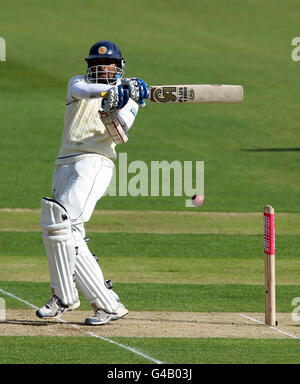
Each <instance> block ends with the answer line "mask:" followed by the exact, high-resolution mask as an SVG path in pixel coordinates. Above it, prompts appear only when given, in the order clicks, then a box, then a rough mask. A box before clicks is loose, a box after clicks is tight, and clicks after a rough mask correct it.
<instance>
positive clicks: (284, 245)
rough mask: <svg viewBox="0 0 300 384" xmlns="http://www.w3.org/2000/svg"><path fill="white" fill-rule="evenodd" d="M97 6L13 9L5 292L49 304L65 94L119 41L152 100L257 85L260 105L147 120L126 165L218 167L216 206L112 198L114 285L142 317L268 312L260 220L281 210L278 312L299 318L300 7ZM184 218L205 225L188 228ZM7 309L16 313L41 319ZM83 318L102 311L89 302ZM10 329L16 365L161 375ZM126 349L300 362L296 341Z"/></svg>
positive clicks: (103, 236) (213, 185) (135, 134)
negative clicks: (50, 204)
mask: <svg viewBox="0 0 300 384" xmlns="http://www.w3.org/2000/svg"><path fill="white" fill-rule="evenodd" d="M88 3H89V4H88V6H87V5H86V4H85V3H83V2H82V1H79V0H73V1H71V0H66V1H63V2H62V1H58V0H54V1H52V2H49V3H44V2H40V1H38V0H27V1H26V2H25V1H19V0H4V1H2V2H1V6H0V36H1V37H4V38H5V41H6V48H7V52H6V61H5V62H0V116H1V132H2V135H1V162H0V173H1V188H0V209H1V211H0V289H2V290H4V291H7V292H10V293H12V294H14V295H16V296H17V297H20V298H22V299H23V300H26V301H28V302H30V303H31V304H33V305H35V306H39V305H42V304H44V302H45V300H47V299H48V298H49V297H48V296H49V286H48V270H47V265H46V258H45V254H44V248H43V244H42V239H41V234H40V230H39V214H38V209H39V204H40V199H41V198H42V197H43V196H45V195H50V194H51V177H52V173H53V164H54V160H55V158H56V156H57V154H58V150H59V146H60V140H61V133H62V129H63V115H64V107H65V104H64V98H65V94H66V84H67V81H68V80H69V78H70V77H71V76H74V75H76V74H80V73H84V72H85V70H86V67H85V62H84V58H85V57H86V56H87V54H88V50H89V47H90V46H91V45H92V44H93V43H94V42H95V41H97V40H100V39H109V40H113V41H115V42H116V43H118V45H119V46H120V48H121V50H122V53H123V55H124V57H125V59H126V75H127V76H138V77H141V78H143V79H144V80H145V81H146V82H147V83H148V84H149V85H151V84H189V83H190V84H192V83H208V84H209V83H214V84H218V83H219V84H242V85H243V86H244V92H245V99H244V102H243V103H241V104H232V105H230V104H199V105H197V104H180V105H171V104H170V105H159V104H157V105H156V104H150V103H147V107H146V108H144V109H141V110H140V111H139V114H138V116H137V120H136V122H135V125H134V127H133V128H132V130H131V131H130V140H129V142H128V143H126V144H125V145H124V146H119V147H118V152H119V153H121V152H123V153H127V156H128V163H129V162H131V161H134V160H140V161H144V162H145V163H146V164H147V165H148V166H149V168H150V166H151V161H162V160H167V161H169V162H172V161H174V160H179V161H182V162H183V161H193V162H195V161H204V166H205V168H204V169H205V204H204V206H203V207H201V208H186V207H185V199H186V197H185V196H183V197H178V196H175V197H174V196H172V195H171V196H170V197H165V196H160V197H151V196H149V197H141V196H137V197H132V196H127V197H118V196H116V197H111V196H106V197H105V198H103V199H102V200H101V201H100V202H99V203H98V205H97V207H96V208H97V211H99V210H102V211H103V212H102V213H101V214H100V213H99V214H98V213H97V214H95V215H94V216H93V218H92V220H91V222H90V223H89V224H88V225H87V231H88V235H89V236H90V237H91V243H90V247H91V249H92V251H93V252H95V253H96V254H97V255H98V256H99V257H100V263H101V266H102V268H103V270H104V271H105V275H106V276H107V277H108V278H111V279H112V280H113V281H114V283H115V286H116V288H117V290H118V293H120V296H121V297H122V298H124V301H125V302H126V305H127V306H128V309H129V310H131V311H181V312H185V311H187V312H219V313H230V312H237V313H240V312H250V313H251V312H263V311H264V287H263V274H264V265H263V238H262V236H263V233H262V231H263V228H262V216H260V214H261V215H262V212H263V207H264V205H265V204H270V205H273V206H274V208H275V212H276V250H277V259H276V280H277V288H276V293H277V303H276V304H277V310H278V312H282V313H291V312H292V311H293V306H292V304H291V303H292V300H293V298H295V297H298V296H300V284H299V269H300V268H299V267H300V252H299V248H300V240H299V234H300V233H299V231H300V230H299V219H300V178H299V161H300V144H299V118H298V115H299V97H298V93H299V89H300V77H299V69H300V63H299V62H294V61H293V60H292V59H291V51H292V46H291V40H292V39H293V38H294V37H295V36H297V35H299V20H298V14H299V10H300V9H299V4H298V2H297V1H296V0H287V1H286V2H282V1H279V0H274V1H272V2H265V3H262V2H260V1H258V0H253V1H250V0H246V1H243V2H240V1H238V0H228V1H226V2H224V1H221V0H211V1H208V0H191V1H189V2H188V3H187V4H182V2H180V1H170V2H162V1H159V0H153V1H151V2H150V3H149V4H148V3H147V4H146V3H142V2H140V1H137V0H129V1H126V2H121V1H116V2H112V3H105V4H104V3H103V2H98V1H96V0H90V1H89V2H88ZM116 167H117V168H118V161H117V162H116ZM129 177H130V175H129ZM6 208H21V209H25V210H23V211H7V210H5V209H6ZM26 209H32V210H30V211H29V210H27V211H26ZM106 210H107V211H109V210H116V211H124V212H125V211H132V212H133V214H132V213H130V216H126V212H125V214H124V215H120V216H118V215H114V216H110V215H109V214H107V215H106V214H105V211H106ZM154 211H155V212H156V213H154ZM157 211H160V212H159V213H157ZM162 212H165V213H166V214H165V215H164V214H163V213H162ZM170 212H173V213H174V214H176V213H178V216H176V215H173V216H171V215H168V214H167V213H170ZM185 212H190V213H193V212H194V213H195V212H198V213H199V215H198V216H197V215H196V214H192V215H190V216H188V215H182V216H180V215H179V213H182V214H184V213H185ZM202 213H207V214H209V215H201V214H202ZM0 296H1V297H3V298H5V301H6V306H7V309H25V308H28V306H27V305H26V304H24V303H22V302H20V301H18V300H16V299H13V298H12V297H9V296H5V295H3V294H0ZM81 309H82V310H87V309H89V306H88V304H87V303H86V302H85V301H84V299H82V306H81ZM1 326H2V324H1V322H0V363H1V364H8V363H9V364H20V363H27V364H41V363H58V362H60V363H66V364H73V363H80V364H84V363H90V364H93V363H97V364H109V363H113V364H128V363H135V364H146V363H149V361H147V359H144V358H143V357H142V356H140V355H136V354H134V353H132V352H130V351H128V350H126V351H125V350H124V349H120V348H119V347H118V346H117V345H116V344H109V343H107V342H105V341H103V340H98V339H95V338H92V337H89V336H87V335H86V336H81V337H77V336H74V337H52V338H51V337H43V336H3V335H1ZM294 329H295V330H296V331H298V329H299V322H298V323H297V322H296V323H295V324H294ZM298 332H299V331H298ZM113 340H114V341H116V342H117V343H120V344H124V345H127V346H129V347H132V348H135V349H136V350H139V351H143V352H144V353H145V354H146V355H149V356H152V357H154V358H156V359H157V360H160V361H163V362H165V363H170V364H172V363H173V364H188V363H191V364H205V363H207V364H213V363H215V364H218V363H219V364H234V363H236V364H243V363H245V364H276V363H281V364H283V363H285V364H286V363H290V364H296V363H297V364H299V362H300V357H299V345H300V344H299V340H297V339H291V338H288V337H286V338H282V339H275V338H274V339H273V338H269V339H266V338H251V337H248V338H238V337H237V338H155V337H153V338H152V337H151V338H147V337H117V338H113Z"/></svg>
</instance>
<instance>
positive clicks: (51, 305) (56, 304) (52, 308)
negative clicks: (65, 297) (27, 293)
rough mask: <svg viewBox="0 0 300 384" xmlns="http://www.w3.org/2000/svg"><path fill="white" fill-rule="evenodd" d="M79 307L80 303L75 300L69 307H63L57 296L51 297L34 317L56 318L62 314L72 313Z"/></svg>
mask: <svg viewBox="0 0 300 384" xmlns="http://www.w3.org/2000/svg"><path fill="white" fill-rule="evenodd" d="M79 306H80V301H79V299H77V301H75V303H73V304H71V305H65V304H63V303H62V302H61V300H60V299H59V298H58V297H57V296H55V295H54V296H52V297H51V299H50V300H49V301H48V303H46V304H45V305H44V306H43V307H41V308H40V309H38V310H37V311H36V315H37V316H38V317H39V318H41V319H48V318H56V317H59V316H61V315H62V314H63V313H64V312H67V311H73V309H76V308H78V307H79Z"/></svg>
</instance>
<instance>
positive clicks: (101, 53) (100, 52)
mask: <svg viewBox="0 0 300 384" xmlns="http://www.w3.org/2000/svg"><path fill="white" fill-rule="evenodd" d="M98 52H99V54H100V55H105V54H106V52H107V48H106V47H104V46H101V47H99V48H98Z"/></svg>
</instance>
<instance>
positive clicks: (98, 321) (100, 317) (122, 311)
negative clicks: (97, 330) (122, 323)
mask: <svg viewBox="0 0 300 384" xmlns="http://www.w3.org/2000/svg"><path fill="white" fill-rule="evenodd" d="M127 313H128V310H127V309H126V308H125V307H124V305H123V304H121V303H120V304H119V307H118V310H117V312H114V313H107V312H105V311H104V310H103V309H100V308H98V309H96V311H95V314H94V316H92V317H87V318H86V319H85V324H86V325H104V324H108V323H109V322H110V321H113V320H118V319H120V318H121V317H123V316H125V315H127Z"/></svg>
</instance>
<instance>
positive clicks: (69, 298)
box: [41, 198, 78, 305]
mask: <svg viewBox="0 0 300 384" xmlns="http://www.w3.org/2000/svg"><path fill="white" fill-rule="evenodd" d="M41 227H42V231H43V241H44V245H45V249H46V254H47V260H48V266H49V274H50V286H51V288H53V289H54V292H55V295H56V296H58V297H59V298H60V300H61V301H62V303H63V304H65V305H71V304H73V303H74V302H75V301H76V300H77V297H78V294H77V290H76V287H75V284H74V278H73V275H74V270H75V260H76V250H75V242H74V238H73V236H72V230H71V221H70V218H69V215H68V213H67V211H66V209H65V208H64V207H63V206H62V205H61V204H59V203H58V202H57V201H56V200H53V199H49V198H43V199H42V200H41Z"/></svg>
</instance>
